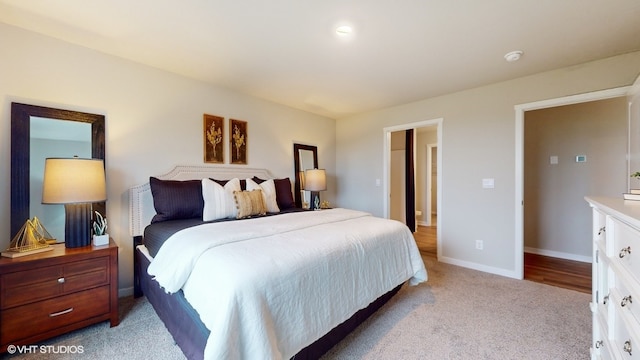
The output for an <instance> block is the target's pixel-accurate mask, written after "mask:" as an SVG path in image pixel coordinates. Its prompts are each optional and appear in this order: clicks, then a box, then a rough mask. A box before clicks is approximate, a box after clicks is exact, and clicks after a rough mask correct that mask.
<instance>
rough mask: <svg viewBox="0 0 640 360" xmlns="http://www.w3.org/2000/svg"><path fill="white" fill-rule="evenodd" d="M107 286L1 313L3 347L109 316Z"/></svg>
mask: <svg viewBox="0 0 640 360" xmlns="http://www.w3.org/2000/svg"><path fill="white" fill-rule="evenodd" d="M109 301H110V299H109V286H102V287H98V288H94V289H91V290H86V291H81V292H76V293H73V294H70V295H65V296H60V297H57V298H54V299H49V300H44V301H40V302H36V303H32V304H28V305H23V306H19V307H14V308H12V309H8V310H5V311H2V315H1V316H0V334H1V335H0V337H1V339H2V340H1V343H2V344H11V343H12V342H17V341H19V340H21V339H25V338H28V337H30V336H33V335H36V334H40V333H43V332H46V331H50V330H53V329H56V328H59V327H62V326H65V325H69V324H73V323H75V322H79V321H82V320H86V319H89V318H92V317H95V316H99V315H104V314H107V313H109V310H110V303H109Z"/></svg>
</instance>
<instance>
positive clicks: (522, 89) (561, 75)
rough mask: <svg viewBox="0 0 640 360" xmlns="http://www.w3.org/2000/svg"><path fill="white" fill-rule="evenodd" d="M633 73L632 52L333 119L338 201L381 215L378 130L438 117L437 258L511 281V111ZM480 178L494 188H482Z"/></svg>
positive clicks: (622, 81)
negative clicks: (480, 246)
mask: <svg viewBox="0 0 640 360" xmlns="http://www.w3.org/2000/svg"><path fill="white" fill-rule="evenodd" d="M505 66H509V64H505ZM638 73H640V52H636V53H631V54H626V55H621V56H617V57H613V58H609V59H604V60H600V61H595V62H591V63H587V64H581V65H576V66H573V67H569V68H563V69H558V70H555V71H550V72H545V73H541V74H536V75H531V76H528V77H523V78H519V79H515V80H511V81H505V82H501V83H496V84H492V85H488V86H483V87H479V88H474V89H469V90H465V91H461V92H458V93H454V94H449V95H445V96H440V97H436V98H431V99H426V100H422V101H418V102H414V103H411V104H406V105H402V106H397V107H392V108H387V109H383V110H380V111H374V112H370V113H366V114H360V115H356V116H352V117H349V118H345V119H340V120H339V121H337V122H336V126H337V154H338V158H337V173H338V174H339V178H338V186H339V189H340V203H341V205H342V206H345V207H351V208H355V209H361V210H366V211H371V212H373V213H374V214H376V215H382V214H383V200H384V197H383V196H384V194H383V188H384V187H377V186H376V184H375V179H383V162H382V161H381V159H383V146H384V144H383V129H384V128H385V127H391V126H398V125H402V124H409V123H415V122H420V121H425V120H430V119H437V118H443V119H444V120H443V122H442V143H441V147H440V148H439V151H440V155H441V157H442V163H441V177H442V187H441V189H440V190H441V191H442V203H441V205H440V208H439V209H438V217H439V221H440V222H441V223H440V225H441V228H440V229H439V230H440V232H441V234H440V235H441V236H440V239H439V240H440V242H441V246H442V254H441V255H442V257H441V260H442V261H446V262H450V263H454V264H459V265H463V266H468V267H472V268H476V269H479V270H484V271H489V272H494V273H498V274H505V275H508V276H515V274H516V269H515V266H516V259H515V255H514V254H515V248H516V244H515V241H516V234H515V231H516V229H515V227H516V219H515V210H514V209H515V204H516V199H515V196H516V195H515V194H516V183H515V181H516V180H515V171H516V167H515V164H516V159H515V153H516V152H515V133H516V129H515V123H516V122H515V109H514V106H515V105H518V104H525V103H529V102H534V101H540V100H545V99H553V98H558V97H563V96H568V95H572V94H581V93H585V92H591V91H596V90H602V89H609V88H615V87H620V86H627V85H630V84H632V83H633V81H634V80H635V78H636V77H637V75H638ZM483 178H493V179H495V188H494V189H483V188H482V179H483ZM519 200H521V199H519ZM475 240H483V241H484V250H476V249H475Z"/></svg>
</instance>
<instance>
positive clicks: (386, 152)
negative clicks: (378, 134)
mask: <svg viewBox="0 0 640 360" xmlns="http://www.w3.org/2000/svg"><path fill="white" fill-rule="evenodd" d="M443 121H444V119H443V118H438V119H432V120H425V121H418V122H415V123H409V124H402V125H396V126H389V127H385V128H383V129H382V132H383V141H382V143H383V156H382V157H383V164H382V171H383V178H382V183H383V184H382V186H383V188H382V194H383V199H382V204H383V206H382V210H383V217H384V218H386V219H388V218H389V196H390V191H389V184H390V182H391V175H390V173H389V169H390V167H391V133H392V132H394V131H404V130H409V129H415V128H421V127H428V126H436V127H437V129H438V130H437V133H438V143H437V146H438V159H437V161H438V164H437V172H438V174H437V179H436V186H437V187H438V192H437V199H436V201H437V204H438V208H439V209H440V212H442V211H441V210H442V205H441V204H442V152H443V151H442V123H443ZM416 150H417V149H416V147H414V151H416ZM439 215H441V214H439ZM441 219H442V216H438V220H437V222H436V223H437V230H436V231H437V235H436V236H437V247H438V250H437V256H438V257H440V254H441V247H442V246H441V244H440V239H441V238H442V237H441V236H440V232H441V231H442V226H440V221H441Z"/></svg>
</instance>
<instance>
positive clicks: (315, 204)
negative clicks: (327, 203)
mask: <svg viewBox="0 0 640 360" xmlns="http://www.w3.org/2000/svg"><path fill="white" fill-rule="evenodd" d="M310 200H311V210H320V192H319V191H312V192H311V199H310Z"/></svg>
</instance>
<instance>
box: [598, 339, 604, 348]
mask: <svg viewBox="0 0 640 360" xmlns="http://www.w3.org/2000/svg"><path fill="white" fill-rule="evenodd" d="M603 346H604V341H602V340H598V341H596V349H600V348H601V347H603Z"/></svg>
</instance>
